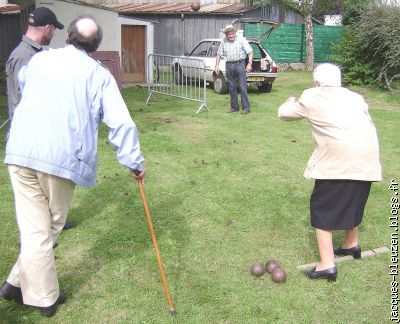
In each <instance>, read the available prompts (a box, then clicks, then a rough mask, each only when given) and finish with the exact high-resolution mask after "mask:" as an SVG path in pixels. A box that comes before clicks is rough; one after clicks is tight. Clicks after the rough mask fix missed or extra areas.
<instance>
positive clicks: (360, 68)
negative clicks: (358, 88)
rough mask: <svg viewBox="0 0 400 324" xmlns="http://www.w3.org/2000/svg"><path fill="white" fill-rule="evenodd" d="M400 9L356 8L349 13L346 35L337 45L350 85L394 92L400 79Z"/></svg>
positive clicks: (346, 19) (334, 59)
mask: <svg viewBox="0 0 400 324" xmlns="http://www.w3.org/2000/svg"><path fill="white" fill-rule="evenodd" d="M399 20H400V8H399V7H390V6H386V5H379V6H377V5H371V4H367V5H359V4H358V5H356V6H353V7H351V8H349V10H348V11H347V12H346V15H345V19H344V21H345V24H346V25H347V26H346V32H345V33H344V35H343V38H342V42H341V43H339V44H336V45H334V46H333V50H334V52H335V55H334V56H332V57H331V59H332V60H333V61H334V62H336V63H337V64H339V65H340V66H341V68H342V70H343V72H344V81H345V82H346V83H347V84H366V85H379V86H381V87H384V88H387V89H389V90H393V86H394V84H395V83H396V81H397V80H399V79H400V25H399V23H398V21H399Z"/></svg>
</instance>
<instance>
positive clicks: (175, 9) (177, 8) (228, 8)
mask: <svg viewBox="0 0 400 324" xmlns="http://www.w3.org/2000/svg"><path fill="white" fill-rule="evenodd" d="M98 6H99V7H104V8H108V9H112V10H114V11H117V12H119V13H121V14H144V13H146V14H174V13H197V14H220V15H221V14H240V13H243V12H246V11H250V10H253V9H254V7H253V8H252V7H248V6H245V5H244V4H239V3H235V4H203V5H202V6H201V8H200V10H199V11H197V12H196V11H193V10H192V9H191V7H190V6H191V3H149V4H103V5H98Z"/></svg>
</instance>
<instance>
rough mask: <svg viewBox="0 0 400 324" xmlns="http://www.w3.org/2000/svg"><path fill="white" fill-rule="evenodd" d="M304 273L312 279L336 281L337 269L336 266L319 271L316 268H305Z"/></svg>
mask: <svg viewBox="0 0 400 324" xmlns="http://www.w3.org/2000/svg"><path fill="white" fill-rule="evenodd" d="M303 273H304V274H305V275H306V276H307V277H308V278H310V279H321V278H322V279H328V281H336V276H337V271H336V267H333V268H329V269H325V270H321V271H317V270H315V268H314V269H313V270H305V271H303Z"/></svg>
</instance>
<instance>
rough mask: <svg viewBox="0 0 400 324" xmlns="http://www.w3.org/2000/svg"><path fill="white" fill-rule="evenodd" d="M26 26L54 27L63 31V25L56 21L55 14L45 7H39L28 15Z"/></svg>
mask: <svg viewBox="0 0 400 324" xmlns="http://www.w3.org/2000/svg"><path fill="white" fill-rule="evenodd" d="M28 24H29V25H31V26H46V25H54V26H56V28H58V29H63V28H64V25H63V24H62V23H60V22H59V21H58V20H57V17H56V14H55V13H54V12H53V11H51V10H50V9H49V8H46V7H39V8H36V9H35V10H33V11H32V12H31V13H30V14H29V18H28Z"/></svg>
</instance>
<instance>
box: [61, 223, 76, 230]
mask: <svg viewBox="0 0 400 324" xmlns="http://www.w3.org/2000/svg"><path fill="white" fill-rule="evenodd" d="M74 227H76V223H65V225H64V227H63V230H69V229H71V228H74Z"/></svg>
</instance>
